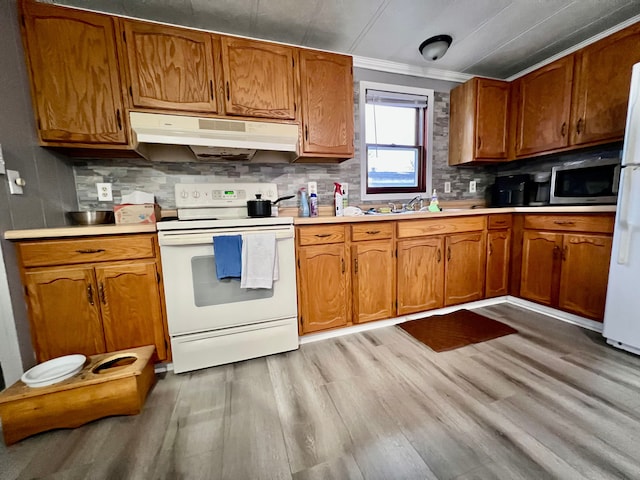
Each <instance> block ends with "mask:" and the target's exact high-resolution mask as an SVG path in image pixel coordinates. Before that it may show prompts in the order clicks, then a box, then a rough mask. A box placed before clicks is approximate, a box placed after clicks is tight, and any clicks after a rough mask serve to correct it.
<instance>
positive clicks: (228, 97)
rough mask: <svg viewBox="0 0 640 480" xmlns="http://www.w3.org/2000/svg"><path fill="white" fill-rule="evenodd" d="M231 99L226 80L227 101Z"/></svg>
mask: <svg viewBox="0 0 640 480" xmlns="http://www.w3.org/2000/svg"><path fill="white" fill-rule="evenodd" d="M230 99H231V95H229V82H227V101H229V100H230Z"/></svg>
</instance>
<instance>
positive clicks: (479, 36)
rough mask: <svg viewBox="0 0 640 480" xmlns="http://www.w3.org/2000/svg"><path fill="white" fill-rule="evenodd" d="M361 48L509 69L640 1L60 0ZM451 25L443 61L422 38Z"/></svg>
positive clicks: (351, 50)
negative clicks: (425, 50) (424, 48)
mask: <svg viewBox="0 0 640 480" xmlns="http://www.w3.org/2000/svg"><path fill="white" fill-rule="evenodd" d="M49 1H51V0H49ZM53 3H59V4H63V5H69V6H76V7H81V8H86V9H91V10H98V11H103V12H109V13H113V14H118V15H126V16H130V17H136V18H142V19H148V20H155V21H160V22H166V23H172V24H178V25H184V26H189V27H196V28H202V29H206V30H213V31H217V32H223V33H230V34H236V35H243V36H248V37H253V38H260V39H265V40H275V41H279V42H285V43H290V44H294V45H301V46H305V47H311V48H318V49H323V50H330V51H335V52H341V53H347V54H351V55H354V56H356V57H366V58H372V59H378V60H382V61H386V62H396V63H399V64H404V65H409V66H415V67H423V68H424V67H427V68H435V69H440V70H445V71H453V72H459V73H465V74H471V75H482V76H489V77H495V78H509V77H511V76H513V75H515V74H517V73H519V72H521V71H523V70H525V69H527V68H528V67H530V66H532V65H535V64H537V63H539V62H541V61H543V60H545V59H547V58H549V57H552V56H553V55H555V54H557V53H559V52H562V51H564V50H566V49H568V48H571V47H573V46H574V45H576V44H578V43H580V42H583V41H584V40H587V39H589V38H591V37H593V36H595V35H597V34H599V33H601V32H603V31H605V30H607V29H609V28H612V27H614V26H616V25H619V24H621V23H623V22H625V21H627V20H628V19H630V18H632V17H635V16H637V15H640V0H54V1H53ZM438 34H449V35H451V36H452V37H453V44H452V45H451V48H450V49H449V51H448V52H447V54H446V55H445V56H444V57H443V58H442V59H440V60H438V61H436V62H427V61H426V60H424V59H423V58H422V57H421V56H420V54H419V52H418V46H419V45H420V43H421V42H422V41H423V40H425V39H426V38H428V37H431V36H434V35H438Z"/></svg>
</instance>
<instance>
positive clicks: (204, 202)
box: [175, 183, 278, 208]
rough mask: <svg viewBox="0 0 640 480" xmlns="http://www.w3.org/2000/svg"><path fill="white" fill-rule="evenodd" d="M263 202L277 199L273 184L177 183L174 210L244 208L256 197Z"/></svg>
mask: <svg viewBox="0 0 640 480" xmlns="http://www.w3.org/2000/svg"><path fill="white" fill-rule="evenodd" d="M257 194H259V195H261V198H262V199H263V200H271V201H272V202H273V201H275V200H277V199H278V187H277V186H276V184H275V183H177V184H176V186H175V197H176V208H204V207H246V206H247V200H254V199H255V198H256V195H257Z"/></svg>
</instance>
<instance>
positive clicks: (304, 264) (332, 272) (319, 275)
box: [298, 243, 350, 333]
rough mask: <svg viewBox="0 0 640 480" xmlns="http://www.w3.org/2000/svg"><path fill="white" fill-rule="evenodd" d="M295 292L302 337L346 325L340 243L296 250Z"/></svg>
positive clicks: (345, 280) (345, 277)
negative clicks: (298, 298) (297, 294)
mask: <svg viewBox="0 0 640 480" xmlns="http://www.w3.org/2000/svg"><path fill="white" fill-rule="evenodd" d="M298 261H299V264H298V268H299V273H300V274H299V276H298V291H299V293H300V300H299V303H298V305H299V310H300V323H301V326H302V333H309V332H315V331H317V330H326V329H329V328H334V327H342V326H344V325H346V324H347V323H348V322H349V301H348V300H349V298H348V294H349V280H348V278H349V275H350V273H349V272H348V263H347V259H346V255H345V247H344V244H342V243H336V244H329V245H317V246H309V247H301V248H299V249H298Z"/></svg>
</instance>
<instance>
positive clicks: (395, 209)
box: [388, 202, 398, 213]
mask: <svg viewBox="0 0 640 480" xmlns="http://www.w3.org/2000/svg"><path fill="white" fill-rule="evenodd" d="M388 205H389V206H390V207H391V213H394V212H397V211H398V208H397V207H396V204H395V203H393V202H389V203H388Z"/></svg>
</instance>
